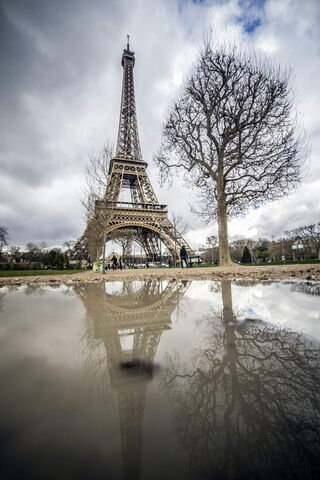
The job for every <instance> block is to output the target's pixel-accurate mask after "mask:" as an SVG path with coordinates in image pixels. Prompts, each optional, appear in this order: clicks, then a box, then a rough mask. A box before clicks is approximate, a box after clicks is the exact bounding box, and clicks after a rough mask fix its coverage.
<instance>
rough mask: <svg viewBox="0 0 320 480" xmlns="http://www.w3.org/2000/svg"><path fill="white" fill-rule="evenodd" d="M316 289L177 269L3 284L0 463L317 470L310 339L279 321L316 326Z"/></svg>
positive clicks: (163, 470) (100, 469) (158, 473)
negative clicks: (94, 280)
mask: <svg viewBox="0 0 320 480" xmlns="http://www.w3.org/2000/svg"><path fill="white" fill-rule="evenodd" d="M1 292H2V293H1ZM317 292H318V290H317V286H316V285H315V284H311V283H310V284H304V285H301V284H296V285H293V284H290V285H284V284H272V283H268V284H266V283H264V284H257V283H256V282H254V283H252V282H246V283H243V282H242V283H238V282H235V283H234V284H232V285H231V283H230V282H211V283H208V282H194V283H192V284H191V283H190V282H187V281H176V280H171V281H168V282H158V281H151V280H150V281H146V282H124V283H122V282H121V283H120V282H114V283H107V284H102V283H99V284H87V285H77V286H72V287H71V286H69V287H66V286H60V287H59V288H57V287H56V286H54V288H51V287H48V286H36V285H31V286H30V287H25V286H19V287H16V286H15V287H14V288H12V289H9V288H6V289H4V290H3V291H1V290H0V310H1V307H2V311H1V321H0V385H1V395H0V447H1V448H0V477H1V478H10V479H15V478H24V479H25V478H26V479H27V478H32V480H36V479H40V478H41V479H42V478H46V479H48V480H51V479H56V478H60V477H61V478H77V479H78V478H86V479H87V478H90V479H94V478H97V479H98V478H99V479H100V478H108V479H119V478H121V476H123V478H130V479H138V478H147V479H148V480H149V479H151V478H153V479H162V478H178V479H180V478H183V479H189V478H190V479H191V478H192V479H195V478H197V479H198V478H218V479H219V478H220V479H224V478H233V479H242V478H246V479H247V478H249V479H250V478H262V479H264V478H285V479H286V478H316V477H317V476H318V472H317V470H318V466H319V460H318V458H319V453H320V448H319V445H320V438H319V437H320V433H319V432H320V429H319V427H320V422H319V418H320V412H319V410H320V393H319V391H318V385H319V376H320V374H319V372H320V370H319V367H320V350H319V343H317V342H316V341H313V340H312V339H311V337H308V336H306V335H303V334H298V333H296V332H294V331H292V330H289V329H283V328H280V325H281V324H282V325H283V324H285V325H289V323H290V319H291V325H292V324H297V320H298V316H299V317H301V322H300V324H299V326H300V327H301V328H304V327H306V326H307V329H308V331H310V333H311V334H317V335H318V336H319V332H318V330H317V328H316V327H315V326H314V325H315V324H318V323H319V319H320V317H319V297H317ZM232 293H233V297H234V298H233V299H232ZM275 302H278V310H276V308H275ZM280 303H281V305H280ZM234 305H237V308H235V307H234ZM280 307H281V308H280ZM304 311H305V312H306V314H305V316H303V312H304ZM208 312H209V314H208ZM277 312H280V313H279V315H278V316H277V315H276V314H277ZM285 315H287V316H285ZM293 315H294V317H293ZM246 316H247V318H248V319H247V320H246V321H243V320H244V318H245V317H246ZM253 318H264V319H265V320H267V321H268V322H269V323H267V322H263V321H257V320H253V321H252V319H253ZM292 318H293V322H292ZM282 319H283V322H282ZM270 322H274V323H277V324H278V326H277V327H274V326H272V325H271V323H270ZM97 393H99V394H98V395H97ZM177 453H178V454H177ZM3 465H4V466H3ZM122 465H123V472H122V471H121V468H122Z"/></svg>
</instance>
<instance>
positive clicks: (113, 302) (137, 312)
mask: <svg viewBox="0 0 320 480" xmlns="http://www.w3.org/2000/svg"><path fill="white" fill-rule="evenodd" d="M190 283H191V282H189V281H185V280H180V281H177V280H174V279H173V280H170V281H169V282H163V283H162V282H157V281H154V280H148V281H143V282H136V283H135V284H134V283H133V282H123V283H122V290H121V291H120V292H118V293H116V294H115V293H113V294H110V293H107V292H106V290H105V284H104V283H101V284H94V285H93V284H87V285H79V286H75V287H74V289H75V292H76V293H77V294H78V295H79V297H80V298H81V301H82V303H83V305H84V307H85V309H86V312H87V319H88V330H89V331H90V332H91V334H90V336H91V335H93V336H94V338H95V339H96V340H102V341H103V343H104V346H105V350H106V354H107V362H108V372H109V376H110V381H111V386H112V389H113V392H114V394H115V398H116V401H117V406H118V413H119V421H120V436H121V447H122V460H123V479H124V480H127V479H128V480H129V479H137V480H138V479H139V478H140V470H141V457H142V448H143V418H144V408H145V400H146V395H147V386H148V383H149V382H150V381H151V380H152V370H153V361H154V358H155V355H156V351H157V347H158V345H159V342H160V339H161V336H162V333H163V332H164V331H165V330H170V329H171V315H172V312H173V311H174V310H175V309H176V307H177V306H178V304H179V302H180V300H181V299H182V297H183V296H184V294H185V292H186V291H187V289H188V288H189V286H190ZM137 284H138V286H139V288H135V287H136V286H137ZM139 284H140V285H139ZM98 361H99V359H98ZM132 361H133V362H138V364H137V367H136V368H129V369H122V368H120V365H121V364H123V363H130V362H132Z"/></svg>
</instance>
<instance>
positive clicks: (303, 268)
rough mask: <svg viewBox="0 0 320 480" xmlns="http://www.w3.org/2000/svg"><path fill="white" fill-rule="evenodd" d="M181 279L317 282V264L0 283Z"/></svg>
mask: <svg viewBox="0 0 320 480" xmlns="http://www.w3.org/2000/svg"><path fill="white" fill-rule="evenodd" d="M148 278H154V279H160V278H161V279H169V278H183V279H188V280H223V279H231V280H235V279H245V280H275V281H276V280H303V281H306V280H307V281H317V282H319V281H320V264H319V263H318V264H301V265H296V264H294V265H259V266H255V267H251V266H250V267H249V266H248V267H244V266H242V265H234V266H232V267H225V268H224V267H207V268H204V267H203V268H195V267H194V268H184V269H181V268H180V269H178V268H172V269H171V268H162V269H159V268H155V269H152V268H150V269H137V270H133V269H127V270H122V271H120V270H117V271H111V270H109V271H107V272H106V273H105V274H104V275H103V274H101V273H95V272H92V271H88V272H82V273H73V274H65V275H36V276H32V277H1V278H0V286H4V285H25V284H29V283H49V284H52V283H66V284H73V283H91V282H101V281H104V282H112V281H119V280H120V281H125V280H142V279H148Z"/></svg>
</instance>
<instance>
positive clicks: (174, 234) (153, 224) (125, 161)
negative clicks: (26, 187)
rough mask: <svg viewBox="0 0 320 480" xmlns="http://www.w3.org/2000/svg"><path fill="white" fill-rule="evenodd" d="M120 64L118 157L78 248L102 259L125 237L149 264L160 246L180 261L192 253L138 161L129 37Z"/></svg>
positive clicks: (133, 62)
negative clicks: (108, 244) (123, 197)
mask: <svg viewBox="0 0 320 480" xmlns="http://www.w3.org/2000/svg"><path fill="white" fill-rule="evenodd" d="M121 63H122V67H123V83H122V96H121V108H120V120H119V131H118V139H117V146H116V152H115V156H114V157H113V158H112V159H111V161H110V168H109V178H108V183H107V188H106V192H105V195H104V197H103V199H101V200H97V201H96V202H95V214H94V217H93V219H92V220H91V221H90V222H89V223H88V225H87V229H86V231H85V232H84V234H83V236H82V237H81V238H80V239H79V241H78V243H79V244H81V242H82V243H83V241H84V240H85V239H86V242H87V247H88V250H89V253H90V258H91V259H93V258H94V257H96V256H99V255H100V254H101V249H102V248H103V245H104V244H105V241H108V240H110V239H112V238H115V237H117V236H123V235H126V236H128V237H130V238H131V241H136V242H137V243H138V244H140V245H141V247H142V248H143V249H144V251H145V253H146V255H147V257H148V258H149V259H150V260H151V259H152V258H154V256H156V258H159V251H160V242H162V243H163V244H164V245H165V246H166V248H167V249H168V251H169V252H170V254H171V255H172V257H173V258H175V259H179V258H180V248H181V246H182V245H185V247H186V249H187V251H188V254H189V255H190V253H191V254H192V253H194V252H193V251H192V249H191V248H190V246H189V245H188V244H187V242H186V241H185V240H184V238H183V237H182V235H181V234H180V233H179V232H178V231H177V229H176V228H175V226H174V225H173V224H172V223H171V221H170V220H169V219H168V210H167V205H162V204H160V203H159V201H158V199H157V196H156V194H155V192H154V190H153V188H152V185H151V182H150V179H149V177H148V174H147V171H146V169H147V166H148V164H147V163H146V162H145V161H144V160H143V158H142V153H141V148H140V142H139V134H138V123H137V116H136V104H135V94H134V80H133V68H134V64H135V56H134V52H132V51H131V50H130V46H129V35H128V43H127V48H126V49H125V50H124V51H123V54H122V62H121ZM122 189H129V191H130V198H131V201H130V202H124V201H119V197H120V192H121V191H122ZM97 247H98V248H97Z"/></svg>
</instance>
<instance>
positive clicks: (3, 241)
mask: <svg viewBox="0 0 320 480" xmlns="http://www.w3.org/2000/svg"><path fill="white" fill-rule="evenodd" d="M8 238H9V230H8V229H7V227H4V226H2V227H0V258H1V254H2V249H3V247H5V246H6V245H8Z"/></svg>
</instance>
